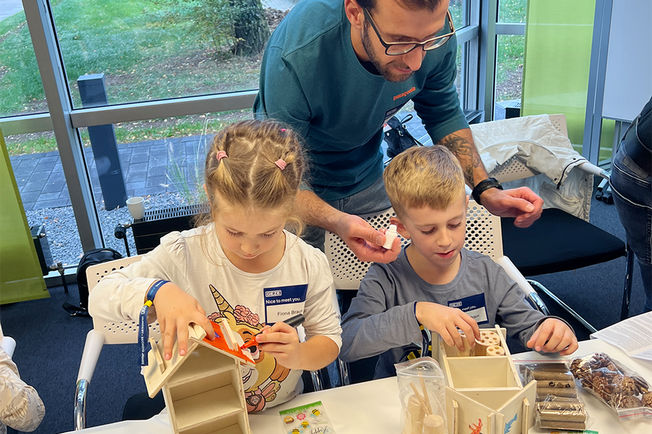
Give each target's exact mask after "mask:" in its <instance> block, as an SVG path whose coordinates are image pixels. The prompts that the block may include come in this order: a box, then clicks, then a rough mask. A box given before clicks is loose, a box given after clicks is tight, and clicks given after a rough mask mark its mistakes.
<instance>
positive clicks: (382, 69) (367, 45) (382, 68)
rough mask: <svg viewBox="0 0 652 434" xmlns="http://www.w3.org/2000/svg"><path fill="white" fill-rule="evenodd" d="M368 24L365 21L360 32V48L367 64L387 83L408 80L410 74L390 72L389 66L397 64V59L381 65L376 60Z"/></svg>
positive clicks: (397, 57)
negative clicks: (366, 57) (367, 59)
mask: <svg viewBox="0 0 652 434" xmlns="http://www.w3.org/2000/svg"><path fill="white" fill-rule="evenodd" d="M369 27H370V25H369V23H367V22H366V21H365V23H364V30H363V31H362V47H363V48H364V51H365V52H366V53H367V56H368V57H369V62H370V63H371V64H372V65H373V66H374V68H376V71H378V73H379V74H380V75H382V76H383V77H385V80H387V81H393V82H399V81H405V80H407V79H408V78H410V77H411V76H412V72H410V73H409V74H401V73H398V72H394V71H392V69H391V68H390V65H391V64H392V63H396V62H399V60H398V59H399V57H400V56H396V59H397V60H392V61H391V62H390V63H387V64H385V65H383V64H382V63H380V60H379V59H378V56H376V53H375V52H374V47H373V45H372V43H371V39H370V38H369V33H371V32H370V31H369ZM374 37H377V35H375V34H374Z"/></svg>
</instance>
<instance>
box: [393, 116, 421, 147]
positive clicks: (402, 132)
mask: <svg viewBox="0 0 652 434" xmlns="http://www.w3.org/2000/svg"><path fill="white" fill-rule="evenodd" d="M411 119H412V115H411V114H408V115H407V116H405V117H404V118H403V120H400V121H399V120H398V118H397V117H396V116H392V117H391V118H390V119H389V120H388V121H387V125H389V126H390V129H389V130H387V131H385V141H386V142H387V156H388V157H389V158H394V157H396V156H397V155H398V154H400V153H401V152H403V151H405V150H406V149H408V148H411V147H412V146H423V145H422V144H421V142H419V141H418V140H417V139H415V138H414V137H413V136H412V134H410V132H409V131H408V130H407V128H405V124H406V123H408V122H409V121H410V120H411Z"/></svg>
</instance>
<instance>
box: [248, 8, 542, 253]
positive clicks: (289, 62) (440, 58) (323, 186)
mask: <svg viewBox="0 0 652 434" xmlns="http://www.w3.org/2000/svg"><path fill="white" fill-rule="evenodd" d="M456 50H457V47H456V40H455V35H454V29H453V23H452V22H451V18H450V13H448V0H344V1H342V0H311V1H302V2H299V3H298V4H297V5H296V6H295V7H294V9H293V10H292V11H291V12H290V13H289V14H288V16H287V17H286V18H285V19H284V20H283V22H282V23H281V24H280V25H279V27H278V28H277V29H276V31H275V32H274V34H273V35H272V37H271V38H270V41H269V43H268V45H267V48H266V51H265V56H264V58H263V64H262V67H261V77H260V91H259V94H258V97H257V98H256V101H255V103H254V111H255V112H256V114H257V116H269V117H272V118H275V119H279V120H281V121H283V122H286V123H288V124H289V125H290V126H292V127H293V128H295V129H296V130H297V131H298V132H299V134H301V135H302V136H303V137H304V139H305V146H306V151H307V153H308V157H309V160H310V174H309V175H310V185H311V189H312V190H303V191H302V192H301V193H300V194H299V196H298V198H297V206H298V211H299V214H300V216H301V218H302V219H303V220H304V221H305V222H306V223H307V224H309V225H313V226H318V227H319V228H325V229H328V230H330V231H331V232H335V233H337V234H338V235H339V236H340V237H341V238H342V239H343V240H344V241H345V242H346V243H347V245H348V246H349V247H350V248H351V250H352V251H353V252H354V253H355V254H356V256H357V257H358V258H360V259H361V260H365V261H375V262H390V261H393V260H394V259H396V257H397V255H398V253H399V251H400V248H399V243H398V242H397V241H395V242H394V246H393V248H392V249H391V250H385V249H383V248H382V244H383V242H384V238H385V237H384V235H383V234H382V233H381V232H378V231H376V230H374V229H373V228H371V227H370V226H369V225H368V224H367V223H366V222H365V221H364V220H363V219H361V218H360V217H358V216H357V215H356V214H362V213H369V212H374V211H379V210H382V209H385V208H388V207H389V206H390V205H389V201H388V199H387V197H386V193H385V191H384V186H383V183H382V170H383V166H382V155H381V153H380V142H381V139H382V126H383V124H384V122H385V121H386V120H387V119H389V117H391V116H392V115H393V114H394V113H396V112H397V111H398V110H399V109H400V108H401V107H402V106H403V105H404V104H405V103H406V102H408V101H409V100H410V99H412V100H413V101H414V107H415V109H416V111H417V113H418V114H419V116H420V117H421V119H422V120H423V122H424V124H425V126H426V130H427V131H428V133H429V134H430V136H431V137H432V140H433V143H439V144H442V145H444V146H446V147H448V148H449V149H450V150H451V151H453V153H454V154H455V155H456V156H457V158H458V159H459V160H460V162H461V164H462V167H463V169H464V173H465V178H466V182H467V184H469V185H470V186H476V188H475V190H474V192H475V193H476V195H475V196H477V197H478V198H480V199H481V202H482V204H483V205H484V206H485V207H487V209H489V211H491V212H492V213H494V214H498V215H501V216H516V221H515V224H516V225H517V226H529V225H530V224H532V223H533V222H534V221H535V220H536V219H537V218H538V217H539V215H540V214H541V207H542V204H543V201H542V200H541V199H540V198H539V197H538V196H537V195H536V194H534V193H533V192H532V191H531V190H529V189H527V188H520V189H514V190H507V191H503V190H501V189H499V188H501V187H499V186H498V185H496V183H493V182H492V181H487V178H488V176H487V172H486V170H485V169H484V167H483V165H482V162H481V160H480V157H479V155H478V152H477V150H476V148H475V145H474V144H473V138H472V136H471V131H470V130H469V128H468V124H467V122H466V120H465V118H464V114H463V113H462V110H461V108H460V105H459V100H458V97H457V93H456V89H455V85H454V81H455V76H456V68H455V59H456ZM491 187H499V188H491ZM307 232H308V233H307V236H306V237H305V238H306V239H307V241H309V242H310V243H311V244H313V245H320V244H321V243H323V231H316V230H314V229H313V228H309V229H308V231H307Z"/></svg>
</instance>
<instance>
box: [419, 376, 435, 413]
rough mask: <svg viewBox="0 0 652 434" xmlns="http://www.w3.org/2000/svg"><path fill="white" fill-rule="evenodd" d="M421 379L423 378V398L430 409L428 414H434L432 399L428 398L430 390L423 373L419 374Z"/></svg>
mask: <svg viewBox="0 0 652 434" xmlns="http://www.w3.org/2000/svg"><path fill="white" fill-rule="evenodd" d="M419 379H420V380H421V389H423V400H424V402H425V403H426V408H427V409H428V411H427V412H426V414H432V407H431V406H430V400H429V399H428V390H427V389H426V382H425V380H424V379H423V377H422V376H421V375H419Z"/></svg>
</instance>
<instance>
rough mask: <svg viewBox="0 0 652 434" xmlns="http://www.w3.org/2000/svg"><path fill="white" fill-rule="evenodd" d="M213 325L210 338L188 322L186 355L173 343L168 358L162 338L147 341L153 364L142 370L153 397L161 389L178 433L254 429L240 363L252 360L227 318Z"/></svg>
mask: <svg viewBox="0 0 652 434" xmlns="http://www.w3.org/2000/svg"><path fill="white" fill-rule="evenodd" d="M213 328H214V329H215V336H216V337H215V339H214V340H208V339H206V338H205V336H206V332H205V331H204V329H203V328H201V327H199V326H196V325H192V326H189V327H188V331H189V339H188V352H187V354H186V355H185V356H183V357H181V356H179V353H178V350H177V344H176V343H175V345H174V348H173V350H172V358H171V359H170V360H164V359H163V357H162V355H163V344H162V342H160V343H157V342H156V341H155V340H154V339H153V338H150V340H149V342H150V345H151V349H150V350H149V352H148V362H149V363H148V365H147V366H145V367H143V371H142V374H143V377H144V378H145V384H146V385H147V392H148V393H149V396H150V397H154V395H156V394H157V393H158V392H159V390H161V389H163V396H164V398H165V405H166V407H167V408H168V411H169V415H170V424H171V426H172V427H173V429H174V432H175V433H183V434H203V433H209V432H210V433H222V434H248V433H250V432H251V430H250V429H249V419H248V417H247V406H246V404H245V400H244V387H243V384H242V377H241V374H240V364H241V363H246V364H249V365H252V366H253V365H254V362H253V360H252V359H251V357H250V356H249V352H248V351H244V352H243V351H242V350H241V348H240V347H239V342H238V340H237V336H236V334H235V333H234V332H233V331H232V330H231V328H230V327H229V326H228V324H227V323H226V321H218V322H216V323H213Z"/></svg>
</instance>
